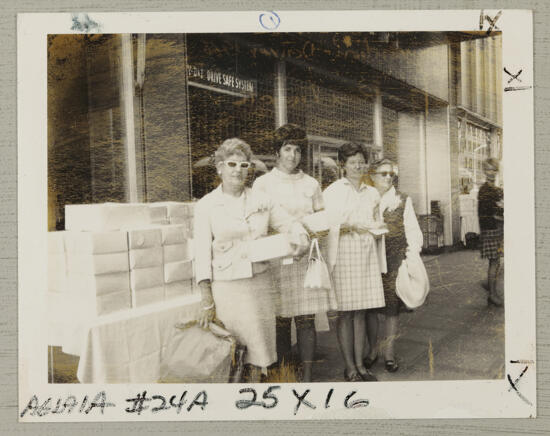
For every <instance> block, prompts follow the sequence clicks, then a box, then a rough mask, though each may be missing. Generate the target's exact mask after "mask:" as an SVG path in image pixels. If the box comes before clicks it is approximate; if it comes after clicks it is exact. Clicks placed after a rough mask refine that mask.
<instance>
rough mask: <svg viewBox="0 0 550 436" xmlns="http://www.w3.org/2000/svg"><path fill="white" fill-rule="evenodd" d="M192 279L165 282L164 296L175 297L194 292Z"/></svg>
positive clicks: (166, 297) (167, 297)
mask: <svg viewBox="0 0 550 436" xmlns="http://www.w3.org/2000/svg"><path fill="white" fill-rule="evenodd" d="M195 291H196V289H195V288H194V286H193V281H192V280H181V281H179V282H172V283H166V284H165V285H164V298H165V299H169V298H176V297H181V296H183V295H190V294H192V293H193V292H195Z"/></svg>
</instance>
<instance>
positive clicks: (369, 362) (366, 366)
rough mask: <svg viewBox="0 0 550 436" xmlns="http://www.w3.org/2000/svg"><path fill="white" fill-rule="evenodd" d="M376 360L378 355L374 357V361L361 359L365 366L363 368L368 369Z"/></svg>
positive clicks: (366, 358)
mask: <svg viewBox="0 0 550 436" xmlns="http://www.w3.org/2000/svg"><path fill="white" fill-rule="evenodd" d="M377 360H378V354H377V355H376V356H375V357H374V359H371V358H370V357H369V356H367V357H365V358H364V359H363V365H365V368H367V369H369V368H371V367H372V365H374V364H375V363H376V361H377Z"/></svg>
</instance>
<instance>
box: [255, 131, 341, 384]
mask: <svg viewBox="0 0 550 436" xmlns="http://www.w3.org/2000/svg"><path fill="white" fill-rule="evenodd" d="M306 150H307V137H306V132H305V131H304V130H303V129H302V128H301V127H299V126H297V125H294V124H285V125H284V126H281V127H279V128H278V129H277V130H276V131H275V134H274V141H273V151H274V154H275V155H276V156H277V164H276V166H275V167H274V168H273V169H272V170H271V171H270V172H269V173H267V174H265V175H263V176H260V177H259V178H258V179H256V181H255V182H254V186H253V190H255V191H260V192H263V193H265V194H267V195H268V196H269V197H270V198H271V199H272V200H273V201H274V202H275V203H276V204H278V205H279V206H281V207H282V208H283V209H285V211H286V212H288V213H289V214H290V215H292V217H294V218H295V219H297V220H301V219H302V218H303V217H305V216H307V215H310V214H312V213H314V212H317V211H320V210H322V209H323V194H322V193H321V188H320V186H319V183H318V182H317V180H315V179H314V178H313V177H311V176H309V175H307V174H305V173H304V172H303V171H302V170H301V169H300V168H299V165H300V161H301V157H302V154H304V153H305V152H306ZM307 265H308V259H307V256H303V257H301V258H294V259H293V258H289V259H284V260H282V261H279V262H278V264H277V267H278V269H279V272H280V280H279V283H280V287H279V288H280V292H281V301H280V303H281V304H280V310H279V313H278V315H279V316H278V317H277V333H276V334H277V360H278V362H279V363H283V362H286V363H288V362H289V360H290V355H291V353H290V350H291V335H290V332H291V330H290V327H291V322H292V319H293V318H294V322H295V324H296V339H297V348H298V355H299V358H300V361H301V367H302V371H301V381H302V382H310V381H311V371H312V362H313V356H314V353H315V346H316V333H315V314H316V313H321V312H326V311H328V310H335V309H336V295H335V294H334V291H333V290H331V291H329V292H321V291H306V290H305V289H304V278H305V273H306V270H307Z"/></svg>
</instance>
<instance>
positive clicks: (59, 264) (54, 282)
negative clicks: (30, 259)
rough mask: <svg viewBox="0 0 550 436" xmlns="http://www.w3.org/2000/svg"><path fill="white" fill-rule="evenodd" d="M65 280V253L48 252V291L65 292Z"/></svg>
mask: <svg viewBox="0 0 550 436" xmlns="http://www.w3.org/2000/svg"><path fill="white" fill-rule="evenodd" d="M66 282H67V267H66V265H65V255H64V254H52V253H48V291H51V292H65V291H66V289H67V283H66Z"/></svg>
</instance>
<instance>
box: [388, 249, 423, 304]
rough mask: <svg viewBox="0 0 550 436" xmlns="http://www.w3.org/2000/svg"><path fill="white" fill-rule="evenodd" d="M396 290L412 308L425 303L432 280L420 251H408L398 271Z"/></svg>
mask: <svg viewBox="0 0 550 436" xmlns="http://www.w3.org/2000/svg"><path fill="white" fill-rule="evenodd" d="M395 291H396V293H397V296H398V297H399V298H401V300H402V301H403V302H404V303H405V305H406V306H407V307H408V308H410V309H414V308H416V307H419V306H421V305H422V304H424V301H425V300H426V297H427V296H428V293H429V292H430V281H429V279H428V273H427V272H426V267H425V266H424V262H422V258H421V257H420V254H419V253H417V252H409V251H407V258H406V259H404V260H403V262H402V263H401V266H400V267H399V270H398V272H397V279H396V281H395Z"/></svg>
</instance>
